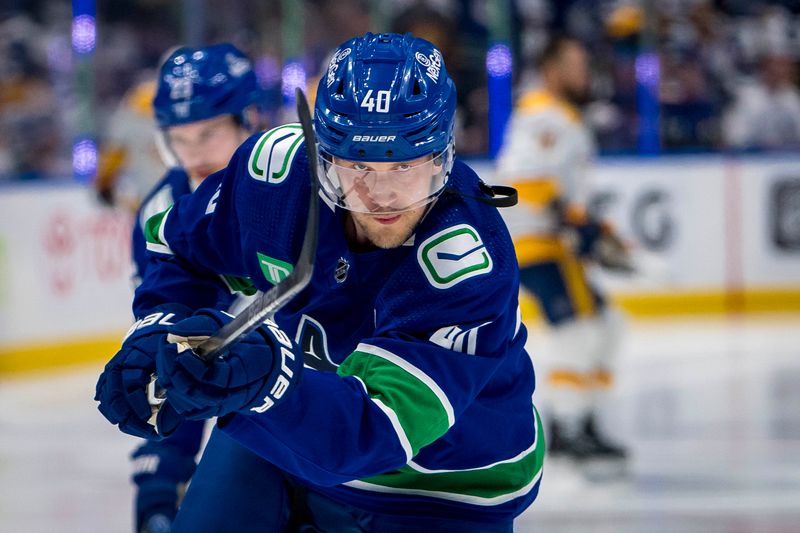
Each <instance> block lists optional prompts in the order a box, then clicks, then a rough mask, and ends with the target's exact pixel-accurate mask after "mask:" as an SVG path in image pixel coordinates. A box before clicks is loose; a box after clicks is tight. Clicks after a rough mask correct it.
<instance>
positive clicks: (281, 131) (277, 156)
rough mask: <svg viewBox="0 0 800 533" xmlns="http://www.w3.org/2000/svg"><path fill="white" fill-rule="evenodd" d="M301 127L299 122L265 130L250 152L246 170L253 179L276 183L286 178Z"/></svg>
mask: <svg viewBox="0 0 800 533" xmlns="http://www.w3.org/2000/svg"><path fill="white" fill-rule="evenodd" d="M302 140H303V129H302V127H301V126H300V124H286V125H285V126H278V127H277V128H273V129H271V130H269V131H268V132H266V133H265V134H264V135H262V136H261V138H260V139H258V142H257V143H256V146H255V148H254V149H253V151H252V152H250V160H249V161H248V162H247V171H248V172H249V173H250V176H251V177H252V178H253V179H256V180H258V181H266V182H267V183H272V184H278V183H281V182H282V181H283V180H285V179H286V176H288V175H289V170H290V168H291V166H292V160H293V159H294V156H295V154H296V153H297V149H298V148H299V147H300V141H302Z"/></svg>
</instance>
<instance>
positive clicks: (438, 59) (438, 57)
mask: <svg viewBox="0 0 800 533" xmlns="http://www.w3.org/2000/svg"><path fill="white" fill-rule="evenodd" d="M414 57H415V58H416V59H417V61H418V62H419V64H420V65H422V66H423V67H425V69H426V74H427V75H428V77H429V78H430V79H432V80H433V81H434V82H436V83H439V72H440V71H441V70H442V54H440V53H439V50H436V49H435V48H434V49H433V52H432V53H431V55H429V56H426V55H425V54H423V53H422V52H417V54H416V55H415V56H414Z"/></svg>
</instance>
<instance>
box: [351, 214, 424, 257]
mask: <svg viewBox="0 0 800 533" xmlns="http://www.w3.org/2000/svg"><path fill="white" fill-rule="evenodd" d="M411 215H416V216H411ZM418 222H419V216H418V213H416V211H410V212H407V213H402V214H401V217H400V220H398V221H397V222H395V223H394V224H390V225H388V226H384V225H382V224H381V223H380V222H378V221H376V220H372V217H370V216H369V215H364V214H354V215H353V223H354V224H355V225H356V226H357V228H358V232H359V234H360V235H361V236H362V237H363V238H365V239H366V240H367V241H369V243H370V244H372V245H373V246H377V247H378V248H383V249H391V248H397V247H398V246H402V245H403V244H404V243H405V242H406V241H407V240H408V239H409V238H410V237H411V235H412V234H413V233H414V229H415V228H416V225H417V223H418Z"/></svg>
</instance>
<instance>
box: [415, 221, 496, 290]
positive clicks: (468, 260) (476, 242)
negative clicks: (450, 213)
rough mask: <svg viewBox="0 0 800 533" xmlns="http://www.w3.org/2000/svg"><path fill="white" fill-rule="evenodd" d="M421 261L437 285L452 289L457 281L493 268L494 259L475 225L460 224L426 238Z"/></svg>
mask: <svg viewBox="0 0 800 533" xmlns="http://www.w3.org/2000/svg"><path fill="white" fill-rule="evenodd" d="M417 260H418V261H419V264H420V266H421V267H422V272H424V273H425V277H427V278H428V281H429V282H430V283H431V285H433V286H434V287H436V288H438V289H448V288H450V287H452V286H453V285H455V284H457V283H461V282H462V281H464V280H466V279H469V278H471V277H474V276H479V275H481V274H488V273H489V272H491V271H492V258H491V256H490V255H489V251H488V250H487V249H486V246H485V245H484V244H483V240H481V237H480V235H478V232H477V231H476V230H475V228H473V227H472V226H470V225H468V224H459V225H457V226H452V227H449V228H447V229H445V230H442V231H440V232H438V233H436V234H435V235H432V236H431V237H428V238H427V239H425V241H424V242H423V243H422V244H420V246H419V249H418V250H417Z"/></svg>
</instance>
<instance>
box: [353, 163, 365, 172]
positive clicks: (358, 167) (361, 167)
mask: <svg viewBox="0 0 800 533" xmlns="http://www.w3.org/2000/svg"><path fill="white" fill-rule="evenodd" d="M353 170H360V171H362V172H364V171H367V170H369V167H368V166H367V165H362V164H361V163H353Z"/></svg>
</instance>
